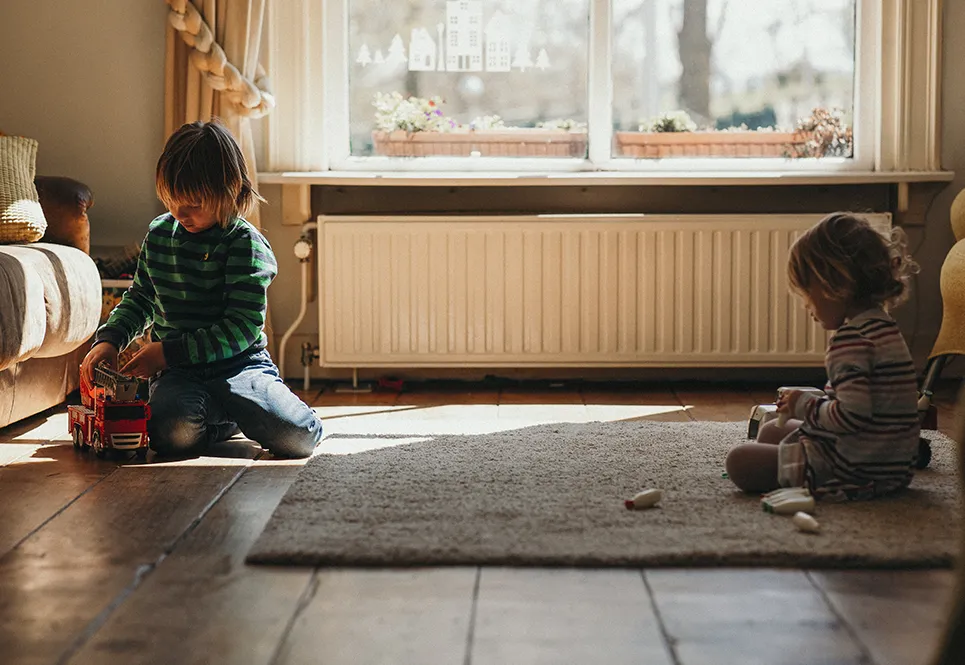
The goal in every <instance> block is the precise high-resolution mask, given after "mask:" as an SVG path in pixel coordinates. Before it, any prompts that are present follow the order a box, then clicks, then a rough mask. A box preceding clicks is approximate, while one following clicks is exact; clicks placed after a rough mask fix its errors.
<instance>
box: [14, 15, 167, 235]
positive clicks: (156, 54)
mask: <svg viewBox="0 0 965 665" xmlns="http://www.w3.org/2000/svg"><path fill="white" fill-rule="evenodd" d="M166 14H167V5H165V4H164V2H162V1H161V0H138V1H136V2H131V1H130V0H101V1H99V2H57V1H56V0H2V2H0V53H2V57H0V94H2V101H0V131H3V132H6V133H7V134H19V135H23V136H29V137H32V138H35V139H37V140H38V141H39V143H40V147H39V150H38V155H37V172H38V173H42V174H46V175H64V176H69V177H72V178H76V179H78V180H81V181H83V182H84V183H86V184H87V185H88V186H89V187H90V188H91V189H92V190H93V192H94V198H95V206H94V207H93V208H92V209H91V211H90V217H91V242H92V243H93V244H95V245H97V244H105V245H106V244H126V243H132V242H139V241H140V240H141V238H142V237H143V235H144V231H145V229H146V228H147V223H148V222H149V221H150V220H151V219H152V218H153V217H154V216H155V215H157V214H158V212H159V210H160V206H159V204H158V203H157V197H156V196H155V195H154V164H155V162H156V161H157V157H158V153H159V151H160V149H161V147H162V145H163V143H162V141H163V138H164V137H163V136H162V134H163V131H164V107H163V99H164V21H165V16H166Z"/></svg>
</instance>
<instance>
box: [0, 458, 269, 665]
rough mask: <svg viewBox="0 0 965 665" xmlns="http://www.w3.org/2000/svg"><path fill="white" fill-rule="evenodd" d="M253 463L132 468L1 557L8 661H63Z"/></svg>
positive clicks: (0, 639)
mask: <svg viewBox="0 0 965 665" xmlns="http://www.w3.org/2000/svg"><path fill="white" fill-rule="evenodd" d="M249 461H250V460H239V461H238V462H237V463H236V464H226V463H225V460H211V459H207V463H205V460H200V461H197V462H196V463H195V464H193V465H151V466H146V465H139V464H138V465H131V466H124V467H122V468H120V469H117V470H116V471H114V472H113V473H111V474H110V475H109V476H108V477H107V478H106V479H105V480H104V481H103V482H100V483H98V484H97V485H96V486H95V487H94V488H93V489H91V490H90V491H89V492H86V493H85V494H83V495H82V496H80V497H79V498H78V499H77V500H76V501H74V502H73V503H72V504H71V505H70V506H69V507H68V508H67V509H66V510H64V511H63V512H61V513H59V514H58V515H57V516H56V517H54V518H53V519H52V520H50V521H49V522H47V523H46V524H45V525H44V526H43V528H41V529H39V530H38V531H37V532H35V533H34V534H33V535H32V536H31V537H30V538H28V539H27V540H25V541H24V542H22V543H21V544H20V545H19V546H18V547H17V548H15V549H13V550H11V551H9V552H7V553H6V554H5V555H4V556H3V557H2V558H0V644H2V645H4V655H5V658H6V659H7V661H6V662H10V663H17V664H18V665H20V664H24V665H27V664H30V665H32V664H34V663H36V664H38V665H41V664H43V665H46V664H49V663H55V662H62V661H64V659H66V657H67V656H69V655H70V653H71V652H72V651H73V650H74V649H75V648H76V647H77V646H78V645H79V644H82V643H83V642H84V641H86V639H87V638H88V636H89V634H90V633H92V632H94V631H96V630H97V629H98V628H99V624H100V622H102V621H103V620H104V618H105V617H109V615H110V612H111V611H112V610H113V608H114V606H115V605H116V604H119V603H122V602H123V601H124V600H125V597H126V595H127V594H129V593H131V592H133V591H136V589H137V586H138V584H139V582H140V579H141V578H142V577H143V576H144V575H146V574H149V573H150V572H151V570H153V568H154V566H155V565H157V563H158V562H159V561H160V560H161V558H162V557H163V556H165V555H166V554H168V553H169V552H170V551H171V550H172V549H173V548H174V546H175V545H176V543H177V541H178V540H179V538H181V536H182V535H183V534H184V533H185V532H186V531H187V530H188V529H189V528H191V527H192V526H194V523H195V521H196V520H198V519H199V518H200V517H201V516H202V514H203V512H204V511H205V509H206V508H208V507H209V504H210V503H211V502H212V501H214V500H215V499H216V498H217V497H218V496H219V495H220V493H221V492H222V491H223V490H224V489H225V488H226V487H227V486H229V485H230V483H231V482H232V481H233V480H234V479H235V477H236V476H237V475H238V474H239V473H240V472H241V471H242V470H243V466H244V465H247V463H248V462H249ZM92 463H93V462H92ZM145 619H146V617H145Z"/></svg>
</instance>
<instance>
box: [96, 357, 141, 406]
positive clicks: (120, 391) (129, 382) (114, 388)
mask: <svg viewBox="0 0 965 665" xmlns="http://www.w3.org/2000/svg"><path fill="white" fill-rule="evenodd" d="M94 384H95V385H98V386H101V387H102V388H103V389H104V395H105V396H106V397H110V398H111V399H113V400H114V401H115V402H133V401H134V400H135V399H137V379H132V378H130V377H127V376H124V375H123V374H120V373H118V372H115V371H114V370H112V369H111V368H109V367H107V366H105V365H98V366H97V367H95V368H94Z"/></svg>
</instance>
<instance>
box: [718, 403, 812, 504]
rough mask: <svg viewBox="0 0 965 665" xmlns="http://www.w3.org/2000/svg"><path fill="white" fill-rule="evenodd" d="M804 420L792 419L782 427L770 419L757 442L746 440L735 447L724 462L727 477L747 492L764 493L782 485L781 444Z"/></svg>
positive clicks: (764, 425) (763, 427)
mask: <svg viewBox="0 0 965 665" xmlns="http://www.w3.org/2000/svg"><path fill="white" fill-rule="evenodd" d="M800 425H801V421H800V420H788V421H787V422H786V423H785V424H784V426H783V427H782V426H780V425H778V423H777V420H769V421H768V422H766V423H764V424H763V425H762V426H761V430H760V432H758V434H757V442H756V443H742V444H740V445H738V446H735V447H734V448H732V449H731V451H730V453H728V454H727V459H726V461H725V462H724V468H725V469H727V477H728V478H730V479H731V480H732V481H733V483H734V484H735V485H737V487H739V488H740V489H742V490H744V491H745V492H751V493H754V494H760V493H763V492H770V491H771V490H775V489H777V488H778V482H777V445H775V444H778V443H780V442H781V441H782V440H783V439H784V437H786V436H787V435H788V434H790V433H791V432H793V431H794V430H796V429H797V428H798V427H800Z"/></svg>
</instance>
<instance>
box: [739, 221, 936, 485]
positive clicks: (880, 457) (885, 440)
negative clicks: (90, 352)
mask: <svg viewBox="0 0 965 665" xmlns="http://www.w3.org/2000/svg"><path fill="white" fill-rule="evenodd" d="M917 268H918V266H917V265H916V264H915V263H914V261H913V260H912V259H911V257H910V255H909V254H908V252H907V248H906V243H905V236H904V233H903V232H902V231H901V230H900V229H894V230H893V231H892V233H891V236H890V238H886V237H884V236H883V235H882V234H881V233H879V232H878V231H876V230H875V229H874V228H872V227H871V225H870V224H868V222H867V221H865V220H863V219H860V218H858V217H855V216H853V215H849V214H846V213H834V214H832V215H829V216H828V217H825V218H824V219H823V220H821V222H819V223H818V224H817V226H815V227H813V228H811V229H810V230H808V231H807V232H806V233H805V234H804V235H803V236H801V238H799V239H798V241H797V242H796V243H795V244H794V246H793V247H792V248H791V255H790V258H789V261H788V278H789V281H790V284H791V288H792V289H793V290H794V291H795V292H797V293H798V294H799V295H800V296H801V297H802V298H803V299H804V302H805V305H806V307H807V309H808V311H809V313H810V314H811V317H812V318H814V319H815V320H816V321H818V322H820V323H821V325H822V326H823V327H824V328H825V329H826V330H834V331H835V333H834V334H833V335H832V336H831V341H830V344H829V346H828V350H827V353H826V355H825V367H826V369H827V373H828V381H827V384H826V386H825V388H824V394H823V395H822V394H820V393H819V392H817V393H807V392H802V391H800V390H788V391H785V392H784V394H782V395H781V396H780V397H779V398H778V400H777V410H778V412H779V413H781V414H784V416H785V418H787V420H786V422H784V423H783V424H781V421H780V420H771V421H769V422H767V423H765V424H764V425H763V426H762V427H761V429H760V432H759V433H758V437H757V442H756V443H744V444H741V445H738V446H737V447H735V448H734V449H732V450H731V451H730V453H729V454H728V456H727V462H726V468H727V473H728V476H729V477H730V479H731V480H733V481H734V483H735V484H736V485H737V486H738V487H739V488H741V489H742V490H744V491H746V492H767V491H770V490H773V489H775V488H777V487H800V486H804V487H807V488H808V489H810V490H811V492H812V493H813V494H814V495H815V496H817V497H830V496H833V497H834V498H838V499H869V498H872V497H876V496H881V495H884V494H888V493H890V492H894V491H896V490H900V489H902V488H904V487H907V486H908V483H909V482H911V478H912V473H913V468H914V463H915V458H916V456H917V453H918V434H919V416H918V406H917V401H918V383H917V377H916V373H915V366H914V363H913V361H912V359H911V354H910V353H909V351H908V346H907V345H906V344H905V340H904V339H903V338H902V336H901V332H900V331H899V329H898V325H897V324H896V323H895V321H894V319H892V318H891V316H889V314H888V309H889V308H890V307H892V306H894V305H897V304H899V303H900V302H902V301H904V300H905V299H907V296H908V293H907V289H908V280H909V277H910V275H911V274H912V273H913V272H915V271H916V270H917Z"/></svg>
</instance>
